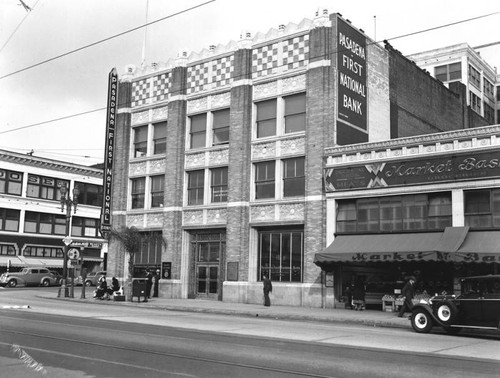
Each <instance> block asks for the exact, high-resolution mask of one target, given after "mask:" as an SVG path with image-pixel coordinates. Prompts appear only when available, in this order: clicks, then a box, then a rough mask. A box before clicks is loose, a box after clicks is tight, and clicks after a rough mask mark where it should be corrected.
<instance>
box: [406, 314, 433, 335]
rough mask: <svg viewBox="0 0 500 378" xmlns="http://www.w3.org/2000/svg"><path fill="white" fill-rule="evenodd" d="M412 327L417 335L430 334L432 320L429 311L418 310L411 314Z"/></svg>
mask: <svg viewBox="0 0 500 378" xmlns="http://www.w3.org/2000/svg"><path fill="white" fill-rule="evenodd" d="M411 326H412V328H413V329H414V330H415V332H417V333H429V332H430V330H431V329H432V326H433V324H432V318H431V316H430V315H429V314H428V313H427V311H425V310H422V309H416V310H414V311H413V312H412V314H411Z"/></svg>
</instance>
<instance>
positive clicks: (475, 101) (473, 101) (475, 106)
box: [469, 91, 481, 114]
mask: <svg viewBox="0 0 500 378" xmlns="http://www.w3.org/2000/svg"><path fill="white" fill-rule="evenodd" d="M469 97H470V107H471V108H472V110H474V111H475V112H476V113H477V114H481V99H480V98H479V97H478V96H476V95H475V94H474V93H473V92H472V91H469Z"/></svg>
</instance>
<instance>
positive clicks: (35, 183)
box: [26, 174, 69, 200]
mask: <svg viewBox="0 0 500 378" xmlns="http://www.w3.org/2000/svg"><path fill="white" fill-rule="evenodd" d="M63 185H66V187H69V181H67V180H59V179H56V178H53V177H44V176H37V175H32V174H28V190H27V192H26V196H27V197H34V198H43V199H48V200H60V199H61V191H60V190H59V188H60V187H61V186H63Z"/></svg>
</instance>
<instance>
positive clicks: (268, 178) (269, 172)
mask: <svg viewBox="0 0 500 378" xmlns="http://www.w3.org/2000/svg"><path fill="white" fill-rule="evenodd" d="M275 185H276V162H275V161H274V160H273V161H266V162H262V163H256V164H255V199H263V198H274V196H275Z"/></svg>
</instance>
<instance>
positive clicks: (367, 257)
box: [314, 227, 500, 267]
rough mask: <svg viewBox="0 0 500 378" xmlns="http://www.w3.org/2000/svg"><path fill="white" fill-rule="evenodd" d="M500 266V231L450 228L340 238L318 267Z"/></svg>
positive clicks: (318, 256) (322, 255) (318, 260)
mask: <svg viewBox="0 0 500 378" xmlns="http://www.w3.org/2000/svg"><path fill="white" fill-rule="evenodd" d="M398 261H444V262H490V263H492V262H498V263H500V231H484V232H477V231H475V232H469V227H447V228H446V229H445V231H443V232H428V233H408V234H372V235H339V236H337V237H336V238H335V240H334V241H333V242H332V243H331V244H330V245H329V246H328V247H327V248H326V249H325V250H324V251H323V252H321V253H316V255H315V257H314V263H315V264H316V265H318V266H320V267H324V266H326V265H330V264H334V263H339V262H354V263H357V262H398Z"/></svg>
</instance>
